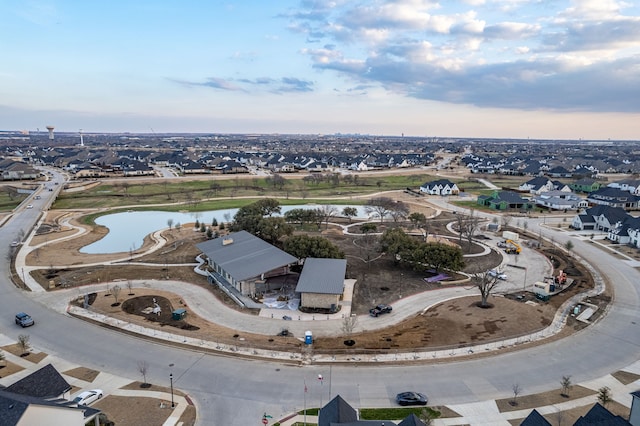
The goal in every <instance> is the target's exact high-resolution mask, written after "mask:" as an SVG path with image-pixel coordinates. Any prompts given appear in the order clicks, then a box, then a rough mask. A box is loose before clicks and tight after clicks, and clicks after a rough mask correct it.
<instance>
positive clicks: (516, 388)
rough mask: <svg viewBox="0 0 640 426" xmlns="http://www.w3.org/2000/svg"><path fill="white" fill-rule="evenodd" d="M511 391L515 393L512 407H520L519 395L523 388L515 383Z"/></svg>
mask: <svg viewBox="0 0 640 426" xmlns="http://www.w3.org/2000/svg"><path fill="white" fill-rule="evenodd" d="M511 391H512V392H513V399H512V400H511V405H518V395H520V394H521V393H522V388H521V387H520V385H519V384H518V383H514V384H513V386H511Z"/></svg>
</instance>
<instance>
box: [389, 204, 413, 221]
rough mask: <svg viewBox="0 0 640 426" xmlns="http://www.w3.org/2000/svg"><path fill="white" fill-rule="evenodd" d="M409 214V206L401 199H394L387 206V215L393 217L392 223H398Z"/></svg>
mask: <svg viewBox="0 0 640 426" xmlns="http://www.w3.org/2000/svg"><path fill="white" fill-rule="evenodd" d="M408 214H409V206H408V205H407V204H406V203H403V202H402V201H396V202H395V203H394V204H392V205H390V206H389V216H391V219H393V223H398V222H400V221H403V220H405V219H406V218H407V215H408Z"/></svg>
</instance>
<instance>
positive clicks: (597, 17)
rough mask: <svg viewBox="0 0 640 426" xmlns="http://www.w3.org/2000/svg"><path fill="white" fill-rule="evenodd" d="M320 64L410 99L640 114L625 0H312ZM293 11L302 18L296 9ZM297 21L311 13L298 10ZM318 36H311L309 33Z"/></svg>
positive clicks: (636, 31)
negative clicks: (455, 0) (442, 0)
mask: <svg viewBox="0 0 640 426" xmlns="http://www.w3.org/2000/svg"><path fill="white" fill-rule="evenodd" d="M305 6H306V7H309V9H308V10H306V12H308V13H309V14H311V15H312V16H313V19H296V18H293V19H292V22H291V25H292V26H293V27H296V28H304V29H305V34H307V35H311V34H313V35H314V42H313V43H309V44H319V45H322V47H319V46H309V47H306V48H304V49H301V51H300V52H301V53H302V54H304V55H306V56H307V57H308V58H309V60H310V61H311V65H312V66H313V67H314V68H315V69H319V70H325V71H333V72H335V73H338V74H340V75H341V76H342V77H346V78H347V81H352V82H353V84H354V85H356V86H357V85H365V86H366V87H368V88H372V89H371V90H373V88H375V87H381V88H384V89H385V90H387V91H390V92H394V93H398V94H402V95H405V96H409V97H414V98H419V99H428V100H435V101H444V102H451V103H465V104H473V105H477V106H481V107H482V106H485V107H503V108H514V109H526V110H530V109H553V110H562V109H566V110H584V111H621V112H629V111H640V103H639V102H637V99H638V94H640V93H639V92H640V77H637V76H640V72H638V71H639V70H640V59H639V56H637V55H638V52H640V16H633V15H628V16H627V15H623V13H624V12H628V13H631V12H629V11H635V12H637V10H638V9H637V7H631V6H630V5H629V4H628V3H622V2H620V1H615V0H571V1H556V0H553V1H552V0H486V1H484V0H461V1H460V2H442V3H438V2H436V1H430V0H397V1H393V0H370V1H359V0H355V1H351V2H328V1H307V2H304V3H303V7H305ZM291 16H293V15H291ZM296 16H297V17H301V16H304V14H302V13H301V14H298V15H296ZM307 40H309V38H307Z"/></svg>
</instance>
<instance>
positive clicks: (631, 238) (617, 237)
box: [607, 216, 640, 246]
mask: <svg viewBox="0 0 640 426" xmlns="http://www.w3.org/2000/svg"><path fill="white" fill-rule="evenodd" d="M639 234H640V218H637V217H633V216H627V217H626V218H625V219H624V220H622V221H620V222H618V223H616V224H615V225H614V226H612V227H611V228H610V229H609V232H608V233H607V239H608V240H611V241H613V242H615V243H618V244H633V245H634V246H638V242H639V241H638V236H639Z"/></svg>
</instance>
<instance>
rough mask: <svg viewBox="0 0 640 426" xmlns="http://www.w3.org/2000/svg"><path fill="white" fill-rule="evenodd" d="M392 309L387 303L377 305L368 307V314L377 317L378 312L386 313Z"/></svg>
mask: <svg viewBox="0 0 640 426" xmlns="http://www.w3.org/2000/svg"><path fill="white" fill-rule="evenodd" d="M391 311H392V308H391V306H389V305H378V306H376V307H374V308H371V309H369V315H371V316H372V317H377V316H378V315H380V314H388V313H389V312H391Z"/></svg>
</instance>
